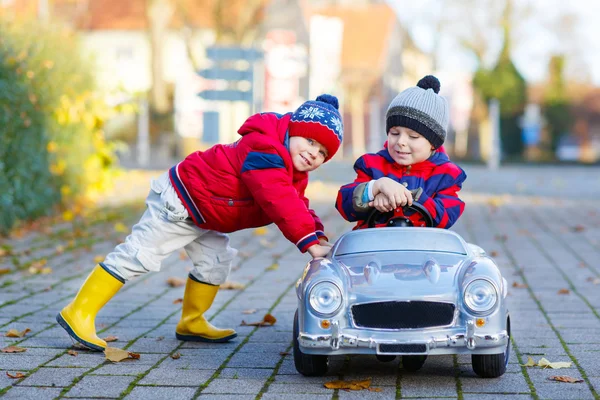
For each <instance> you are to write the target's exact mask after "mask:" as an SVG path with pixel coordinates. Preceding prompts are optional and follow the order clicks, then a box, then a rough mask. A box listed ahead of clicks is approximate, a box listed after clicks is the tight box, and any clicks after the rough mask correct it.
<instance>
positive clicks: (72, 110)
mask: <svg viewBox="0 0 600 400" xmlns="http://www.w3.org/2000/svg"><path fill="white" fill-rule="evenodd" d="M0 31H1V32H2V36H1V37H0V232H1V233H6V232H7V231H8V230H9V229H10V228H11V227H12V226H13V225H14V224H15V222H16V221H18V220H29V219H34V218H37V217H39V216H42V215H47V214H49V213H51V212H52V211H53V209H54V208H55V206H58V205H62V206H63V207H64V208H71V207H73V206H77V205H78V204H79V205H80V204H82V203H83V202H84V201H85V198H86V197H89V196H93V195H97V194H98V193H101V192H102V191H103V190H105V189H106V187H107V185H108V183H109V182H110V178H111V175H112V174H113V173H114V170H113V168H112V166H113V164H114V161H115V157H114V151H113V150H114V149H113V145H111V144H110V143H107V142H106V141H105V140H104V135H103V132H102V126H103V123H104V120H105V119H106V118H107V117H108V115H109V113H110V110H109V108H108V107H106V105H105V104H104V102H103V101H102V98H101V97H100V95H99V94H98V93H97V92H96V90H95V81H94V78H93V66H92V65H91V64H90V63H89V62H86V61H84V60H83V59H82V57H81V56H80V54H81V53H80V46H79V44H78V41H77V37H76V36H75V35H74V34H73V33H72V32H70V31H68V30H65V29H62V28H57V27H53V26H43V25H42V26H41V25H40V24H39V23H37V22H36V23H21V24H15V23H9V22H7V21H2V20H0ZM78 209H79V208H78V207H75V211H77V210H78Z"/></svg>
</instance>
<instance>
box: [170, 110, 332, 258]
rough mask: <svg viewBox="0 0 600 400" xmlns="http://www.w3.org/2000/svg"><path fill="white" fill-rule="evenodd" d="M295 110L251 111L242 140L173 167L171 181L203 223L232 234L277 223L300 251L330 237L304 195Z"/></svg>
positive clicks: (305, 182)
mask: <svg viewBox="0 0 600 400" xmlns="http://www.w3.org/2000/svg"><path fill="white" fill-rule="evenodd" d="M291 115H292V114H291V113H288V114H285V115H279V114H275V113H263V114H255V115H252V116H251V117H250V118H248V119H247V120H246V122H245V123H244V124H243V125H242V126H241V128H240V129H239V130H238V133H239V134H240V135H241V136H242V138H241V139H239V140H238V141H237V142H235V143H232V144H217V145H215V146H213V147H211V148H210V149H208V150H206V151H204V152H203V151H197V152H194V153H192V154H190V155H189V156H187V157H186V158H185V159H184V160H183V161H182V162H180V163H179V164H177V165H176V166H174V167H173V168H171V170H170V177H171V183H172V184H173V187H175V191H176V192H177V194H178V195H179V198H180V199H181V202H182V203H183V204H184V206H185V207H186V209H187V210H188V213H189V215H190V217H191V219H192V220H193V221H194V223H195V224H196V225H197V226H198V227H200V228H202V229H210V230H215V231H219V232H223V233H228V232H234V231H238V230H241V229H246V228H255V227H259V226H264V225H268V224H271V223H275V224H276V225H277V227H278V228H279V229H280V230H281V232H282V233H283V235H284V236H285V237H286V238H287V239H288V240H289V241H291V242H292V243H294V244H295V245H296V246H298V248H299V249H300V251H301V252H305V251H306V250H307V249H308V248H309V247H310V246H312V245H313V244H318V243H319V238H320V237H325V234H324V233H323V224H322V223H321V220H320V219H319V217H317V215H316V214H315V212H314V211H313V210H311V209H310V208H309V203H308V199H307V198H306V196H304V191H305V189H306V186H307V185H308V173H306V172H298V171H296V170H294V168H293V165H292V159H291V156H290V153H289V148H288V143H289V136H288V123H289V120H290V118H291Z"/></svg>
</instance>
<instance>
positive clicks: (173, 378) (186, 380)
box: [138, 368, 213, 387]
mask: <svg viewBox="0 0 600 400" xmlns="http://www.w3.org/2000/svg"><path fill="white" fill-rule="evenodd" d="M212 375H213V372H212V371H198V370H192V371H186V370H181V369H177V370H172V369H164V368H163V369H153V370H152V371H150V373H149V374H148V375H146V376H145V377H144V378H143V379H142V380H141V381H139V382H138V384H139V385H162V386H194V387H198V386H200V385H203V384H204V383H205V382H206V381H207V380H208V379H209V378H210V377H211V376H212Z"/></svg>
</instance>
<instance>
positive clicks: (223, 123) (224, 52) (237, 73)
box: [197, 47, 262, 144]
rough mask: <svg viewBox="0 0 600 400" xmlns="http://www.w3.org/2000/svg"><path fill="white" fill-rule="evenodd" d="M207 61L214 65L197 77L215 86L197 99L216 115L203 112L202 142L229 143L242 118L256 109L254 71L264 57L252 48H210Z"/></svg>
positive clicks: (205, 88) (203, 70)
mask: <svg viewBox="0 0 600 400" xmlns="http://www.w3.org/2000/svg"><path fill="white" fill-rule="evenodd" d="M206 57H207V59H208V60H209V62H210V64H211V65H210V66H209V67H208V68H205V69H202V70H200V71H198V72H197V74H198V76H199V77H201V78H202V79H205V80H207V81H210V82H212V83H213V84H212V85H210V87H208V86H209V85H207V87H204V88H202V90H200V91H198V93H197V95H198V96H199V97H200V98H201V99H203V100H204V102H205V103H207V105H209V108H211V109H212V110H213V111H205V112H204V118H203V129H202V132H203V134H202V142H204V143H206V144H214V143H217V142H221V143H224V142H229V141H231V140H232V139H233V138H234V135H235V132H236V131H237V128H238V127H239V125H240V124H241V122H243V121H241V119H242V118H240V117H243V118H244V119H245V118H246V117H247V116H248V115H249V114H250V111H251V110H252V108H253V103H254V99H255V93H254V92H255V91H254V86H255V85H254V78H255V76H254V69H255V68H254V67H255V64H256V63H257V62H258V61H260V60H261V59H262V53H261V52H260V51H258V50H256V49H251V48H241V47H209V48H207V49H206ZM240 111H241V112H240Z"/></svg>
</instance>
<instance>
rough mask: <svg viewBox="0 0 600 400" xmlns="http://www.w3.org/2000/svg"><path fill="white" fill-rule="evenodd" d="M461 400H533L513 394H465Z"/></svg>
mask: <svg viewBox="0 0 600 400" xmlns="http://www.w3.org/2000/svg"><path fill="white" fill-rule="evenodd" d="M462 398H463V399H464V400H496V399H499V400H502V399H506V400H513V399H514V400H527V399H534V397H533V396H531V395H528V394H514V393H510V394H503V393H496V394H489V393H465V394H463V397H462Z"/></svg>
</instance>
